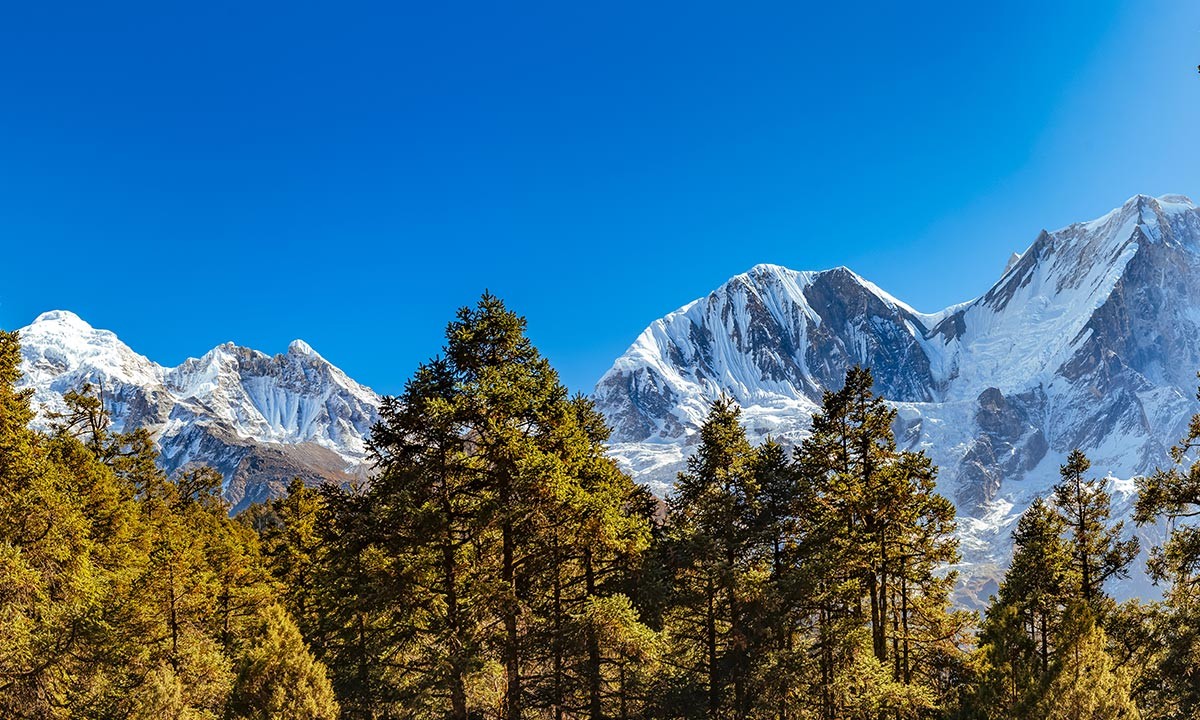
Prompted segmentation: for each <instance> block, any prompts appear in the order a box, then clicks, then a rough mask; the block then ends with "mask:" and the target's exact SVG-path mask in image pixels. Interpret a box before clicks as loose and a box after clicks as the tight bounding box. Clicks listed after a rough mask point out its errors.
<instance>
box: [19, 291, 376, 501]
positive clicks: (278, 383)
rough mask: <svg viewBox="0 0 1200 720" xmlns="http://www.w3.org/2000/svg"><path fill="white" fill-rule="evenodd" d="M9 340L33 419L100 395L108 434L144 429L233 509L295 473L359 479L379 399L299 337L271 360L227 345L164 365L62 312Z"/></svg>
mask: <svg viewBox="0 0 1200 720" xmlns="http://www.w3.org/2000/svg"><path fill="white" fill-rule="evenodd" d="M20 336H21V345H22V353H23V362H22V367H21V369H22V373H23V378H22V381H21V383H22V385H23V386H26V387H30V388H32V389H33V390H34V404H35V405H36V406H37V407H38V409H39V422H41V423H43V424H45V423H46V422H47V419H48V414H49V413H51V412H54V411H59V410H62V409H63V403H62V394H63V393H64V392H66V391H69V390H73V389H79V388H81V387H82V386H83V385H84V384H85V383H89V384H91V385H92V386H93V387H97V388H102V389H103V394H104V403H105V406H106V407H107V408H108V409H109V411H110V412H111V413H112V419H113V427H114V429H115V430H124V429H128V428H135V427H146V428H148V429H150V430H151V431H152V432H153V433H154V434H155V437H156V439H157V441H158V444H159V447H160V449H161V452H162V455H161V463H162V465H163V466H164V468H166V470H167V471H168V472H175V471H178V470H180V469H183V468H186V467H188V466H189V465H192V464H205V465H210V466H212V467H215V468H216V469H217V470H219V471H220V472H221V473H222V474H223V475H224V476H225V483H226V484H225V495H226V498H227V499H228V500H229V501H230V502H231V503H233V504H234V506H235V509H240V508H241V507H244V506H245V505H246V504H248V503H250V502H253V501H257V500H262V499H264V498H266V497H268V496H271V495H274V494H278V492H279V491H280V490H281V489H282V487H283V486H284V485H286V483H287V482H288V481H289V480H290V479H291V478H292V477H295V476H300V477H302V478H304V479H305V480H306V481H309V482H349V481H352V480H355V479H360V478H362V477H364V476H365V473H366V471H367V452H366V445H365V441H366V436H367V434H368V432H369V431H370V428H371V425H372V424H374V422H375V420H376V418H377V417H378V412H377V411H378V406H379V398H378V397H377V396H376V395H375V393H373V392H372V391H371V390H370V389H368V388H366V387H364V386H362V385H359V384H358V383H356V382H354V381H353V380H351V379H350V378H349V377H347V376H346V374H345V373H343V372H342V371H341V370H339V369H337V368H336V367H334V366H333V365H331V364H330V363H329V362H327V361H326V360H325V359H324V358H322V357H321V356H320V355H318V354H317V353H316V352H315V351H314V350H313V349H312V348H310V347H309V346H308V345H306V344H305V343H303V342H301V341H299V340H297V341H296V342H293V343H292V344H291V346H289V347H288V351H287V352H286V353H284V354H281V355H275V356H269V355H265V354H263V353H260V352H258V351H255V350H250V349H248V348H242V347H238V346H236V345H233V344H232V343H228V344H225V345H221V346H220V347H217V348H214V349H213V350H211V351H209V352H208V353H206V354H205V355H203V356H202V357H200V358H198V359H196V358H193V359H189V360H187V361H185V362H184V363H183V364H181V365H180V366H179V367H175V368H166V367H162V366H160V365H157V364H155V363H153V362H151V361H150V360H149V359H147V358H146V357H144V356H142V355H139V354H137V353H136V352H134V351H133V350H132V349H130V348H129V347H128V346H127V345H125V344H124V343H123V342H121V341H120V340H119V339H118V338H117V336H116V335H114V334H113V333H111V332H109V331H107V330H97V329H95V328H93V327H91V326H90V325H88V324H87V323H85V322H84V321H83V320H81V319H80V318H79V317H78V316H76V315H74V314H72V313H69V312H65V311H54V312H48V313H44V314H42V315H41V316H39V317H38V318H37V319H36V320H35V321H34V322H33V324H31V325H30V326H28V327H26V328H23V329H21V331H20Z"/></svg>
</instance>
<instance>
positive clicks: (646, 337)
mask: <svg viewBox="0 0 1200 720" xmlns="http://www.w3.org/2000/svg"><path fill="white" fill-rule="evenodd" d="M1197 271H1200V210H1197V208H1196V206H1195V205H1194V204H1193V203H1192V202H1191V201H1190V200H1188V199H1187V198H1184V197H1182V196H1177V195H1171V196H1164V197H1161V198H1157V199H1156V198H1152V197H1148V196H1144V195H1139V196H1137V197H1134V198H1131V199H1130V200H1129V201H1128V202H1126V203H1125V204H1124V205H1122V206H1121V207H1120V208H1117V209H1115V210H1113V211H1112V212H1110V213H1108V214H1106V215H1105V216H1103V217H1101V218H1099V219H1097V220H1093V221H1091V222H1086V223H1076V224H1074V225H1071V226H1069V227H1066V228H1063V229H1061V230H1058V231H1055V232H1044V231H1043V232H1042V233H1041V234H1039V235H1038V237H1037V239H1036V240H1035V241H1034V243H1033V244H1032V245H1031V246H1030V247H1029V248H1028V249H1027V250H1026V251H1025V252H1024V253H1021V254H1019V255H1018V254H1014V256H1013V258H1012V259H1011V260H1010V261H1009V266H1008V267H1007V268H1006V269H1005V272H1004V274H1003V275H1002V277H1001V278H1000V279H999V280H998V281H997V282H996V283H995V284H994V285H993V286H992V287H991V288H990V289H988V290H987V291H986V292H985V293H984V294H983V295H981V296H980V297H978V298H976V299H975V300H972V301H969V302H966V303H963V304H961V305H956V306H953V307H950V308H947V309H945V310H943V311H941V312H939V313H934V314H931V315H925V314H921V313H918V312H916V311H915V310H913V309H912V308H910V307H908V306H907V305H905V304H904V303H902V302H900V301H899V300H896V299H895V298H892V297H891V296H890V295H888V294H887V293H885V292H883V291H882V290H880V289H879V288H877V287H875V286H874V285H872V284H871V283H869V282H867V281H866V280H863V279H862V278H860V277H858V276H857V275H855V274H854V273H852V272H850V271H849V270H846V269H845V268H837V269H834V270H828V271H824V272H818V273H807V272H796V271H792V270H787V269H785V268H780V267H776V266H766V265H760V266H757V267H755V268H753V269H751V270H750V271H749V272H747V273H745V274H743V275H739V276H736V277H734V278H733V279H731V280H730V281H728V282H727V283H726V284H725V285H723V286H722V287H721V288H718V289H717V290H715V291H714V292H712V293H710V294H709V295H708V296H706V297H704V298H701V299H699V300H696V301H695V302H693V303H691V304H689V305H687V306H685V307H683V308H681V309H680V310H678V311H676V312H674V313H671V314H670V315H667V316H666V317H664V318H663V319H661V320H658V321H656V322H655V323H653V324H652V325H651V326H650V327H649V328H647V329H646V330H645V331H644V332H643V333H642V335H641V336H640V337H639V338H638V339H637V341H636V342H635V343H634V344H633V346H631V347H630V348H629V350H627V351H626V352H625V354H623V355H622V356H621V357H620V358H618V360H617V361H616V362H615V363H614V364H613V366H612V368H611V369H610V370H609V371H608V372H607V373H606V374H605V375H604V377H603V378H602V379H601V380H600V382H599V383H598V384H597V387H596V392H595V397H596V400H597V402H598V404H599V407H600V409H601V410H602V412H604V414H605V415H606V417H608V418H609V420H610V422H611V423H612V424H613V426H614V428H615V432H614V437H613V452H614V454H615V455H616V457H618V459H619V460H620V461H621V462H622V463H623V464H624V465H625V467H627V468H628V469H630V470H631V471H633V472H634V473H635V474H637V475H638V476H639V477H640V478H641V479H643V480H644V481H647V482H649V483H650V484H651V485H653V486H654V487H656V488H657V489H659V490H660V491H663V492H666V491H668V490H669V487H670V483H671V481H672V479H673V477H674V473H675V472H676V471H677V470H679V469H680V467H681V463H682V460H683V458H685V457H686V455H687V454H688V452H689V450H690V446H691V445H692V443H694V442H695V432H696V429H697V427H698V425H699V423H700V422H701V421H702V419H703V417H704V414H705V412H706V410H707V406H708V404H709V403H711V402H712V400H714V399H715V398H716V397H718V396H719V395H720V394H721V393H725V394H728V395H730V396H732V397H733V398H734V399H735V400H737V401H738V402H739V403H740V404H741V405H742V406H743V407H744V417H745V424H746V427H747V430H748V431H749V432H750V434H751V435H752V436H753V437H755V438H758V439H761V438H763V437H764V436H766V435H767V434H770V435H772V436H774V437H776V438H777V439H780V440H783V441H784V442H792V443H795V442H798V441H799V440H800V439H801V438H803V437H804V436H805V434H806V433H807V428H808V420H809V414H810V413H811V411H812V410H813V409H814V408H815V406H816V404H817V403H818V402H819V400H820V393H821V392H822V391H823V390H826V389H834V388H837V387H839V386H840V384H841V379H842V377H843V374H844V371H845V369H846V368H847V367H848V366H850V365H852V364H854V363H859V364H862V365H866V366H869V367H871V368H872V370H873V371H874V373H875V376H876V390H877V391H878V392H880V393H881V394H882V395H883V396H884V397H886V398H887V399H888V400H890V401H891V402H892V404H893V406H894V407H896V408H897V410H898V412H899V417H898V420H897V427H896V431H897V438H898V440H899V441H900V442H901V444H902V445H904V446H906V447H909V448H914V449H923V450H926V451H928V452H929V453H930V454H931V455H932V456H933V459H934V460H935V462H936V463H937V464H938V465H939V466H940V467H941V477H940V480H939V484H940V488H941V491H942V493H943V494H945V495H946V496H948V497H950V498H952V499H953V500H954V501H955V503H956V506H957V508H958V511H959V516H960V525H961V527H962V529H961V535H962V539H963V548H964V555H965V559H966V561H967V562H968V563H969V565H970V567H971V568H973V571H974V572H976V574H978V575H979V576H981V577H982V576H985V575H986V574H987V573H986V572H984V570H983V569H985V568H988V567H994V566H997V565H998V564H1002V563H1003V562H1004V561H1005V560H1006V558H1007V552H1008V534H1009V528H1010V526H1011V523H1012V522H1013V521H1014V520H1015V518H1016V517H1017V515H1018V514H1019V513H1020V512H1021V511H1022V510H1023V509H1024V508H1025V507H1026V506H1027V505H1028V503H1029V502H1030V501H1031V500H1032V498H1033V497H1035V496H1037V495H1042V494H1045V493H1046V492H1047V491H1048V489H1049V487H1050V486H1051V485H1052V484H1053V483H1054V482H1055V481H1056V480H1057V476H1058V465H1059V464H1060V463H1061V462H1062V459H1063V457H1065V454H1066V453H1067V452H1069V451H1070V450H1071V449H1073V448H1076V447H1078V448H1081V449H1083V450H1084V451H1085V452H1087V453H1088V455H1089V456H1090V457H1091V458H1092V459H1093V463H1094V464H1093V469H1094V470H1095V471H1097V472H1098V473H1099V474H1101V475H1107V476H1110V477H1111V478H1114V479H1113V480H1112V487H1113V489H1114V491H1115V493H1116V499H1117V501H1118V503H1119V504H1120V506H1121V507H1120V508H1119V509H1120V510H1121V511H1122V512H1125V511H1127V509H1128V505H1129V503H1130V502H1131V501H1132V495H1131V484H1130V483H1129V482H1128V481H1127V480H1128V479H1129V478H1131V477H1133V476H1135V475H1138V474H1142V473H1146V472H1150V471H1152V470H1153V469H1154V467H1155V466H1156V465H1159V464H1165V463H1167V462H1169V460H1168V457H1167V454H1166V447H1167V446H1168V445H1169V444H1171V443H1172V442H1174V441H1175V439H1177V438H1178V437H1180V436H1181V435H1182V433H1183V431H1184V429H1185V428H1186V423H1187V421H1188V418H1189V417H1190V415H1191V414H1192V413H1193V412H1195V411H1196V410H1197V407H1196V403H1195V401H1194V399H1193V398H1194V393H1195V383H1196V376H1195V372H1196V370H1197V369H1200V272H1197ZM1115 478H1122V479H1124V480H1121V481H1118V480H1115ZM1144 532H1147V533H1150V534H1151V535H1153V533H1154V532H1155V530H1154V529H1148V530H1146V531H1144ZM1147 539H1148V540H1153V539H1154V538H1153V537H1149V538H1147ZM986 589H987V588H986V587H983V586H981V587H980V588H979V591H980V592H986Z"/></svg>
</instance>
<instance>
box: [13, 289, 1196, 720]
mask: <svg viewBox="0 0 1200 720" xmlns="http://www.w3.org/2000/svg"><path fill="white" fill-rule="evenodd" d="M19 343H20V338H19V337H17V336H16V334H13V333H5V334H2V335H0V717H4V718H39V719H40V718H139V719H141V718H181V719H182V718H189V719H192V718H195V719H199V718H211V719H214V720H216V719H233V718H238V719H241V718H246V719H249V718H256V719H267V718H272V719H273V718H280V719H285V718H286V719H297V720H298V719H313V720H317V719H320V720H331V719H332V718H347V719H351V720H360V719H361V720H384V719H396V720H400V719H409V718H411V719H413V720H417V719H426V718H428V719H435V718H436V719H438V720H442V719H445V720H467V719H468V718H471V719H476V718H477V719H479V720H492V719H494V720H519V719H522V718H539V719H540V718H546V719H551V718H553V720H561V719H563V718H587V719H588V720H600V719H602V718H603V719H606V720H633V719H650V718H663V719H667V718H696V719H700V718H703V719H704V720H718V719H722V720H724V719H730V720H734V719H737V720H741V719H746V718H756V719H758V718H761V719H764V720H766V719H771V720H808V719H813V720H857V719H863V720H867V719H871V720H883V719H889V718H890V719H901V718H904V719H907V718H947V719H950V718H963V719H967V718H970V719H979V720H985V719H986V720H1016V719H1019V718H1039V719H1042V718H1045V719H1050V720H1058V719H1060V718H1061V719H1063V720H1067V719H1071V720H1083V719H1092V718H1094V719H1099V720H1104V719H1109V718H1113V719H1115V718H1144V719H1146V720H1151V719H1162V720H1167V719H1179V720H1183V719H1188V718H1195V717H1197V716H1200V587H1198V586H1197V584H1196V579H1195V575H1196V572H1197V568H1198V567H1200V530H1197V529H1196V528H1194V527H1192V526H1191V525H1190V524H1189V523H1188V522H1187V518H1189V517H1190V516H1192V515H1194V514H1196V513H1198V512H1200V471H1193V470H1192V469H1191V468H1190V465H1189V462H1188V458H1189V457H1190V456H1191V453H1192V450H1194V449H1195V447H1196V445H1197V444H1200V416H1197V418H1196V419H1194V420H1193V422H1192V425H1191V431H1190V433H1189V436H1188V437H1187V438H1184V439H1182V440H1178V439H1176V438H1163V444H1164V445H1171V444H1172V443H1175V442H1176V441H1177V440H1178V444H1177V445H1176V446H1175V449H1174V451H1173V457H1174V458H1175V460H1176V461H1177V463H1178V464H1177V466H1175V467H1170V468H1164V469H1162V470H1160V471H1159V472H1158V473H1156V474H1154V475H1153V476H1151V477H1147V478H1143V479H1140V480H1139V481H1138V483H1139V491H1140V494H1139V500H1138V506H1137V513H1136V521H1137V522H1138V523H1159V522H1168V524H1169V526H1170V527H1172V528H1173V532H1172V533H1171V535H1170V537H1169V540H1168V541H1167V542H1166V543H1165V544H1164V545H1163V546H1162V547H1156V548H1152V549H1150V561H1149V564H1148V568H1149V572H1150V573H1152V575H1153V578H1154V579H1155V580H1156V581H1157V582H1158V583H1159V585H1160V587H1161V588H1163V599H1162V600H1161V601H1157V602H1137V601H1130V602H1124V603H1118V602H1116V601H1115V600H1114V599H1113V598H1111V597H1110V596H1109V594H1108V593H1107V588H1108V587H1109V585H1110V581H1112V580H1113V579H1116V578H1121V577H1123V576H1127V575H1128V573H1130V572H1132V570H1131V568H1132V563H1133V561H1134V559H1135V557H1136V556H1137V555H1138V554H1139V552H1140V551H1141V549H1140V548H1139V547H1138V545H1137V543H1136V541H1134V540H1131V539H1129V538H1130V537H1131V532H1130V531H1131V530H1132V528H1128V527H1122V526H1121V525H1120V524H1116V523H1113V522H1112V521H1111V520H1110V498H1109V497H1108V495H1107V494H1106V492H1105V490H1104V485H1103V483H1101V482H1098V481H1097V480H1096V479H1095V478H1094V477H1093V475H1092V474H1091V473H1090V472H1089V463H1088V459H1087V458H1086V457H1085V456H1084V455H1083V454H1082V453H1079V452H1078V451H1077V452H1075V453H1073V454H1072V455H1071V456H1070V457H1069V458H1068V460H1067V462H1066V464H1065V465H1063V467H1062V470H1061V471H1062V480H1061V482H1060V484H1059V485H1058V486H1057V487H1056V488H1055V492H1054V493H1053V495H1052V496H1050V497H1047V498H1045V499H1044V500H1041V501H1038V502H1035V503H1034V504H1033V505H1032V506H1031V507H1030V508H1029V510H1028V511H1027V512H1026V513H1025V514H1024V516H1022V517H1021V519H1020V521H1019V523H1018V524H1017V526H1016V528H1015V530H1014V532H1013V540H1014V554H1013V557H1012V563H1011V567H1010V568H1009V569H1008V571H1007V574H1006V575H1005V577H1004V579H1003V582H1002V583H1001V585H1000V588H999V591H998V593H997V594H996V596H995V597H994V598H993V599H992V602H991V604H990V606H989V607H988V608H987V609H986V611H984V612H982V613H974V612H967V611H964V610H958V609H955V608H954V607H953V606H952V604H951V600H950V594H951V591H952V589H953V588H954V585H955V582H956V575H955V572H954V569H953V568H954V566H955V563H956V562H957V561H958V557H959V555H958V548H957V544H956V540H955V513H954V508H953V505H952V504H951V503H950V502H949V501H948V500H947V499H946V498H944V497H942V496H941V495H939V494H938V492H937V485H936V479H937V468H936V467H934V466H933V465H932V464H931V462H930V461H929V459H928V458H927V457H926V456H925V455H923V454H921V453H913V452H906V451H902V450H900V449H898V448H897V445H896V442H895V439H894V438H893V436H892V427H893V420H894V418H895V413H894V411H893V410H891V409H890V408H889V407H888V405H887V404H885V403H884V401H883V400H882V399H881V398H880V397H879V396H877V395H876V394H874V392H873V389H872V385H873V383H872V377H871V372H870V370H869V369H866V368H854V369H851V370H850V371H849V372H848V373H847V375H846V377H845V384H844V386H843V387H842V388H841V389H839V390H837V391H835V392H827V393H825V395H824V399H823V403H822V407H821V409H820V411H819V413H818V414H816V415H815V416H814V417H813V418H812V433H811V435H810V436H809V437H808V438H807V439H806V440H804V441H803V443H802V444H800V445H799V446H798V447H795V448H788V449H785V448H784V447H782V446H781V445H779V444H776V443H774V442H771V441H768V442H766V443H765V444H762V445H759V446H754V445H752V444H751V443H750V442H749V441H748V440H747V437H746V434H745V433H744V431H743V429H742V427H741V425H740V424H739V409H738V408H737V407H736V406H735V405H734V404H733V403H732V402H730V401H719V402H717V403H715V404H714V405H713V406H712V408H711V410H710V413H709V416H708V419H707V421H706V423H705V424H704V426H703V428H702V429H701V432H700V434H699V438H698V442H697V444H696V445H695V446H694V450H693V452H692V454H691V457H690V459H689V461H688V464H687V470H686V471H685V472H683V473H681V474H680V475H679V478H678V480H677V482H676V489H675V492H674V494H673V495H672V496H671V497H670V498H668V499H666V500H665V501H664V500H661V499H658V498H655V497H654V496H652V495H651V494H650V493H649V492H648V491H647V490H645V489H643V488H642V487H640V486H639V485H637V484H636V483H635V482H634V481H633V480H632V479H630V478H629V477H628V476H626V475H625V474H623V473H622V472H621V471H620V470H619V469H618V467H617V466H616V465H615V464H614V462H613V461H611V460H610V459H609V458H608V457H607V456H606V454H605V442H606V440H607V438H608V429H607V428H606V426H605V422H604V420H603V419H602V417H601V416H600V415H599V413H598V412H597V411H596V410H595V408H594V407H593V406H592V404H591V402H590V401H589V400H588V399H587V398H585V397H582V396H572V395H571V394H570V393H569V392H568V391H567V390H566V388H565V387H564V386H563V384H562V383H561V382H560V381H559V378H558V376H557V375H556V373H555V371H554V369H553V368H552V367H551V366H550V364H549V363H548V362H547V361H546V359H545V358H544V357H542V356H541V355H540V354H539V352H538V351H537V349H536V348H534V347H533V345H532V344H531V343H530V341H529V339H528V338H527V337H526V335H525V322H524V320H523V319H522V318H521V317H520V316H518V315H516V314H515V313H513V312H512V311H510V310H508V309H507V308H506V307H505V306H504V304H503V303H502V302H501V301H500V300H499V299H497V298H495V297H493V296H490V295H484V296H483V297H482V298H481V299H480V300H479V302H478V303H477V304H476V305H474V306H471V307H466V308H463V309H462V310H460V311H459V313H458V315H457V316H456V317H455V318H454V320H453V321H452V322H450V323H449V325H448V327H447V330H446V337H445V345H444V347H443V349H442V351H441V354H440V355H438V356H437V357H435V358H434V359H432V360H430V361H429V362H427V363H425V364H424V365H422V366H421V367H419V368H418V369H417V370H416V372H415V373H414V374H413V375H412V377H411V378H410V379H409V380H408V382H407V385H406V386H405V389H404V391H403V393H402V394H401V395H399V396H397V397H392V398H387V399H386V400H385V402H384V405H383V408H382V412H381V416H382V419H381V421H380V422H379V424H378V425H377V426H376V427H375V429H374V431H373V433H372V439H371V442H372V452H373V455H374V460H375V462H376V473H375V475H374V476H373V477H372V479H371V481H370V482H369V483H366V484H364V485H363V486H361V487H357V486H356V487H337V486H333V485H326V486H322V487H307V486H305V485H304V484H303V483H301V482H300V481H298V480H297V481H295V482H293V483H292V484H291V486H290V487H289V491H288V493H287V494H286V496H284V497H281V498H279V499H276V500H272V501H270V502H268V503H265V504H261V505H256V506H253V507H251V508H250V509H249V510H246V511H244V512H242V513H240V514H238V515H236V516H233V517H231V516H230V515H229V507H228V506H227V505H226V504H225V503H224V501H223V500H222V485H221V483H222V478H221V477H220V476H219V475H218V474H216V473H215V472H213V471H210V470H207V469H194V470H190V471H188V472H185V473H182V474H180V475H178V476H174V477H168V476H166V475H165V474H164V473H163V471H162V470H160V469H159V467H158V466H157V465H156V463H155V461H156V449H155V446H154V443H153V439H152V437H151V436H150V434H149V433H148V432H147V431H146V430H138V429H130V428H123V429H122V432H114V431H112V430H111V429H110V427H109V424H108V420H107V417H106V414H105V408H104V407H103V403H102V402H101V399H100V397H99V395H97V394H96V393H95V392H93V391H92V389H91V388H87V387H82V388H78V389H76V390H73V391H72V392H70V393H68V394H67V396H66V401H67V406H68V407H69V408H70V409H69V411H68V412H66V413H60V414H59V415H56V416H55V417H53V418H52V425H53V427H52V429H51V430H49V431H46V432H41V431H36V430H33V429H30V422H31V421H32V420H33V417H34V409H33V408H32V407H31V404H30V397H29V393H28V392H23V391H19V390H17V389H16V384H17V381H18V379H19V376H18V373H19V364H20V348H19ZM1139 572H1140V571H1139Z"/></svg>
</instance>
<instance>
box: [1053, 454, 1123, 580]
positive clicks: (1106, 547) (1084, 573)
mask: <svg viewBox="0 0 1200 720" xmlns="http://www.w3.org/2000/svg"><path fill="white" fill-rule="evenodd" d="M1090 466H1091V463H1090V462H1089V461H1088V459H1087V456H1085V455H1084V454H1083V453H1082V452H1081V451H1079V450H1073V451H1071V454H1070V455H1069V456H1068V457H1067V462H1066V464H1065V465H1063V466H1062V467H1061V468H1060V473H1061V475H1062V481H1061V482H1059V483H1058V484H1057V485H1055V486H1054V504H1055V507H1056V508H1057V509H1058V512H1060V513H1061V514H1062V515H1063V518H1064V519H1065V520H1066V523H1067V527H1068V529H1069V531H1070V534H1071V543H1072V545H1073V546H1074V562H1073V564H1074V568H1075V570H1076V572H1077V573H1078V577H1079V587H1080V593H1081V594H1082V596H1083V599H1084V601H1086V602H1089V603H1096V602H1097V601H1099V600H1100V599H1102V598H1103V597H1104V590H1103V587H1104V583H1105V581H1106V580H1108V579H1109V578H1111V577H1127V576H1128V572H1127V570H1128V567H1129V563H1131V562H1132V561H1133V558H1135V557H1136V556H1137V553H1138V540H1137V538H1136V537H1132V538H1130V539H1128V540H1121V532H1122V530H1123V528H1124V522H1118V523H1116V524H1115V525H1113V526H1111V527H1110V526H1109V525H1108V520H1109V516H1110V514H1111V504H1112V503H1111V499H1110V498H1109V495H1108V493H1107V492H1106V491H1105V490H1104V485H1103V483H1101V482H1099V481H1096V480H1088V479H1087V478H1085V477H1084V476H1085V475H1086V474H1087V471H1088V468H1089V467H1090Z"/></svg>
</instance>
